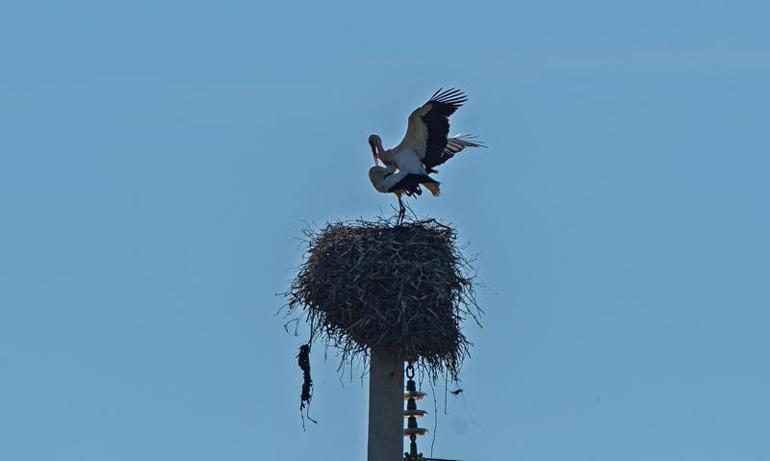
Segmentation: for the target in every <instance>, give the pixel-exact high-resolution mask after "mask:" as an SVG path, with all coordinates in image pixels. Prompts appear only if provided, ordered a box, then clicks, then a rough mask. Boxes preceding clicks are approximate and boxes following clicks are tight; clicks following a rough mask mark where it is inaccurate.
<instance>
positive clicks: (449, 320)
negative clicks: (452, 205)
mask: <svg viewBox="0 0 770 461" xmlns="http://www.w3.org/2000/svg"><path fill="white" fill-rule="evenodd" d="M306 235H307V237H308V241H307V244H308V246H307V252H306V254H305V257H304V261H303V263H302V265H301V266H300V268H299V273H298V274H297V276H296V278H295V279H294V280H293V282H292V284H291V288H290V290H289V291H288V292H287V293H286V294H287V296H288V300H289V301H288V308H289V313H290V314H293V313H297V314H298V317H297V318H301V317H303V316H304V317H305V319H306V320H307V321H308V322H309V324H310V326H311V337H312V338H317V337H323V338H324V339H325V340H326V342H327V344H330V345H332V346H335V347H337V348H338V349H339V350H340V351H341V352H342V362H343V364H344V363H345V361H346V360H348V359H352V358H354V357H360V358H363V359H364V360H365V359H366V357H367V354H368V352H369V349H370V348H385V349H387V350H388V351H390V352H391V353H392V354H394V355H397V356H400V357H402V358H404V359H411V360H414V361H415V362H416V363H417V365H418V366H419V367H421V368H422V369H423V370H425V371H427V372H428V373H429V375H430V376H431V377H432V378H433V379H434V380H435V379H436V377H437V376H438V375H439V374H443V373H444V372H448V373H449V374H450V375H451V377H452V378H453V379H455V380H457V378H458V373H459V370H460V367H461V365H462V361H463V359H464V358H465V357H467V356H468V348H469V346H470V343H469V342H468V340H467V338H466V337H465V335H464V334H463V333H462V331H461V324H462V322H463V320H465V319H466V318H468V317H471V318H473V319H474V320H476V322H477V323H478V315H479V314H480V313H481V310H480V309H479V308H478V306H477V305H476V302H475V298H474V290H473V284H472V279H473V270H472V267H471V266H470V263H469V261H468V260H467V259H465V258H464V257H463V255H462V254H461V252H460V250H459V249H458V247H457V245H456V238H457V236H456V232H455V230H454V229H453V228H451V227H449V226H446V225H443V224H441V223H439V222H437V221H435V220H432V219H431V220H422V221H407V222H405V223H403V224H400V225H394V224H392V223H390V222H388V221H385V220H381V221H377V222H370V221H355V222H336V223H331V224H327V225H326V226H325V227H324V228H323V229H321V230H320V231H318V232H313V231H307V232H306Z"/></svg>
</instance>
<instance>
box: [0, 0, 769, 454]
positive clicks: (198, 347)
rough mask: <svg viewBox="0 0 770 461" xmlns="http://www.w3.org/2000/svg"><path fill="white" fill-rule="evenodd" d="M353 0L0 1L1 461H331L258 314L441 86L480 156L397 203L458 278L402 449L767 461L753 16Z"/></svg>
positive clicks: (696, 10)
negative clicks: (460, 363)
mask: <svg viewBox="0 0 770 461" xmlns="http://www.w3.org/2000/svg"><path fill="white" fill-rule="evenodd" d="M379 5H380V6H377V7H374V6H369V5H366V4H363V3H361V2H349V3H347V4H344V3H329V2H314V3H312V4H300V3H293V2H282V3H280V4H279V3H272V4H269V5H268V4H264V3H260V2H246V1H243V2H230V1H225V2H209V3H208V4H205V3H201V2H183V1H153V2H149V1H135V2H122V3H117V2H97V1H91V2H84V1H78V0H75V1H71V2H45V1H43V2H13V3H4V4H3V6H2V7H0V459H3V460H8V461H69V460H72V461H75V460H77V461H108V460H116V461H135V460H146V461H155V460H158V461H160V460H164V461H165V460H188V461H199V460H201V461H202V460H215V459H223V460H232V461H236V460H244V461H245V460H257V459H259V460H278V459H289V460H303V459H319V460H332V459H340V460H361V459H363V457H364V454H365V435H366V427H365V418H366V408H365V400H366V387H365V385H363V386H362V382H361V380H359V379H358V377H357V376H358V375H357V374H356V375H354V378H353V381H352V382H351V381H350V380H349V379H348V378H345V379H344V380H343V381H344V386H343V385H342V384H341V382H340V379H339V376H338V374H337V372H336V368H337V361H336V359H335V357H334V354H333V351H329V358H328V359H327V360H326V361H324V358H323V350H322V348H320V347H318V348H316V349H315V350H314V355H313V367H314V368H313V369H314V372H315V381H316V394H315V400H314V402H313V407H312V414H313V415H314V416H315V417H316V418H317V419H318V420H319V421H320V424H318V425H314V426H312V427H310V428H309V429H308V430H307V432H303V431H302V428H301V425H300V419H299V413H298V403H299V402H298V395H299V386H300V372H299V369H298V368H297V367H296V363H295V358H294V355H295V353H296V348H297V346H298V345H299V344H300V342H301V340H302V339H303V338H304V336H303V337H301V338H293V337H291V336H288V335H287V334H286V333H285V332H284V331H283V329H282V318H280V317H275V316H274V313H275V311H276V309H277V307H279V306H280V305H281V304H282V299H281V298H280V297H278V296H276V293H278V292H281V291H283V290H284V289H285V288H286V287H287V284H288V282H289V280H290V278H291V277H292V273H293V269H294V267H295V265H296V264H297V263H298V262H299V257H300V248H298V245H297V242H296V241H295V240H293V239H294V238H295V237H299V236H301V231H302V229H303V227H305V225H306V223H315V224H318V225H320V224H322V223H324V222H325V221H327V220H332V219H338V218H345V219H347V218H357V217H365V218H367V217H373V216H374V215H376V214H377V213H378V212H379V211H380V210H385V211H387V210H388V209H389V207H390V205H391V204H392V203H393V198H392V197H388V196H386V195H384V194H378V193H375V192H374V190H373V189H372V188H371V186H370V184H369V182H368V179H367V176H366V170H367V168H368V167H369V166H370V163H371V155H370V154H369V151H368V146H367V144H366V136H367V135H368V134H370V133H371V132H373V131H377V132H379V133H380V134H381V135H382V136H383V138H384V140H385V144H391V145H392V144H394V143H396V142H398V141H399V140H400V138H401V136H402V134H403V130H404V127H405V121H406V116H407V114H408V113H409V111H411V110H412V109H413V108H415V107H416V106H418V105H419V104H421V103H422V102H423V101H424V100H425V99H426V98H427V97H428V96H430V94H432V92H433V91H434V90H435V89H437V88H438V87H439V86H457V87H460V88H462V89H464V90H466V91H467V92H468V94H469V95H470V98H471V99H470V102H469V103H468V104H467V105H466V106H465V107H464V108H463V109H462V110H460V111H459V112H458V113H457V115H456V117H454V120H453V121H454V127H455V128H456V130H454V131H459V130H463V131H471V132H474V133H478V134H479V135H480V136H481V137H482V139H483V140H485V141H486V142H487V143H488V144H489V146H490V148H489V149H488V150H485V151H469V152H464V153H463V154H462V155H461V156H460V157H458V158H457V159H456V160H453V161H452V162H451V163H450V164H448V165H446V166H445V167H444V168H442V171H441V179H442V181H443V183H444V184H443V194H442V196H441V197H440V198H439V199H433V198H430V197H423V198H421V199H420V200H419V201H416V202H413V203H412V205H413V207H414V209H415V210H416V211H417V212H418V213H419V214H420V215H424V216H435V217H437V218H440V219H442V220H445V221H447V222H451V223H454V224H456V225H457V226H458V228H459V231H460V233H461V237H462V239H463V240H464V241H466V242H469V245H470V246H469V248H468V250H467V251H468V252H469V254H476V253H477V254H478V255H479V260H478V263H477V268H478V270H479V274H480V277H481V279H482V281H483V282H485V283H486V284H487V285H488V286H489V287H490V288H489V290H486V291H482V292H481V293H480V302H481V303H482V306H483V307H484V308H485V309H486V312H487V316H486V318H485V322H484V323H485V328H484V329H483V330H482V329H479V328H477V327H472V326H471V327H469V328H468V329H467V333H468V334H469V336H470V337H471V338H472V340H473V341H474V342H475V347H474V348H473V357H472V358H471V359H470V361H469V362H467V366H466V368H465V369H464V374H463V377H464V382H463V388H464V389H465V398H464V399H456V398H453V397H451V396H450V399H449V415H446V416H444V415H443V414H442V416H441V417H440V419H439V423H438V432H437V438H436V447H435V451H434V454H435V455H437V456H442V457H447V458H462V459H468V460H479V461H480V460H489V461H491V460H507V459H510V460H531V461H546V460H553V461H563V460H575V461H582V460H586V461H588V460H594V461H605V460H606V461H610V460H612V461H614V460H617V459H623V460H626V461H663V460H699V461H704V460H708V461H711V460H725V461H727V460H729V461H744V460H745V461H749V460H767V459H768V458H769V457H770V444H768V441H767V420H768V415H769V414H770V392H768V390H767V389H770V370H768V365H767V351H768V350H770V335H768V331H770V312H768V308H770V291H769V290H768V286H769V285H768V272H769V269H770V267H768V266H769V264H768V261H769V260H770V244H768V236H769V235H770V216H769V215H768V205H767V201H768V197H770V185H769V183H768V179H767V178H768V171H769V170H770V160H768V152H770V136H768V127H767V124H768V119H770V90H768V88H769V85H770V29H769V28H768V26H767V18H768V17H769V16H770V7H768V6H767V4H766V3H765V2H728V1H699V2H694V1H690V2H670V1H661V0H652V1H647V2H634V3H630V2H616V1H583V2H566V1H561V2H534V1H529V2H523V3H522V2H518V3H516V4H509V2H499V3H486V4H485V3H479V2H462V3H451V2H449V3H448V2H441V3H430V2H405V3H398V2H380V3H379ZM438 397H439V401H442V400H443V393H439V396H438ZM428 407H429V408H428V409H429V410H431V411H432V408H430V407H432V401H430V400H429V401H428ZM441 410H442V413H443V408H442V409H441ZM427 423H428V425H429V427H431V428H432V424H433V420H432V419H428V420H427ZM429 441H430V440H429V439H428V443H424V441H423V444H422V447H423V448H424V450H425V451H428V448H429V444H430V443H429Z"/></svg>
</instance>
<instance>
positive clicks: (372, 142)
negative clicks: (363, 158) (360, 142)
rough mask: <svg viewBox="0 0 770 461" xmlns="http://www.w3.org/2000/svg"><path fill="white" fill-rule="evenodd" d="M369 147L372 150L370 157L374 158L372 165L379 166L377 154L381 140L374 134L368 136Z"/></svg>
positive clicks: (380, 146) (380, 147)
mask: <svg viewBox="0 0 770 461" xmlns="http://www.w3.org/2000/svg"><path fill="white" fill-rule="evenodd" d="M369 147H371V149H372V157H373V158H374V165H375V166H376V165H379V161H378V157H377V154H378V153H379V151H380V149H382V139H380V137H379V136H377V135H376V134H373V135H371V136H369Z"/></svg>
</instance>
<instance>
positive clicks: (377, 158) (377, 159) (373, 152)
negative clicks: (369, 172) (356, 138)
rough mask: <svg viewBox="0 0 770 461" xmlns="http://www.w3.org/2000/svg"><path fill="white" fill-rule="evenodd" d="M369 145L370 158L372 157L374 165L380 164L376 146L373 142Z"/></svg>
mask: <svg viewBox="0 0 770 461" xmlns="http://www.w3.org/2000/svg"><path fill="white" fill-rule="evenodd" d="M370 147H371V148H372V158H374V166H377V165H379V164H380V159H379V157H377V148H375V147H374V144H371V145H370Z"/></svg>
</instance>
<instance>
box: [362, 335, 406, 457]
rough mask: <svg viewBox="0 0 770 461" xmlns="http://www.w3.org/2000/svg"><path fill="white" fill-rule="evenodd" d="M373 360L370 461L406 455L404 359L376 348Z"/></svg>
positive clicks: (370, 387)
mask: <svg viewBox="0 0 770 461" xmlns="http://www.w3.org/2000/svg"><path fill="white" fill-rule="evenodd" d="M371 352H372V353H371V358H370V362H369V443H368V448H367V451H368V456H367V461H400V460H402V459H403V458H404V362H403V361H402V360H401V359H400V358H399V357H396V356H395V355H392V354H389V353H387V352H385V351H382V350H378V349H374V348H372V351H371Z"/></svg>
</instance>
